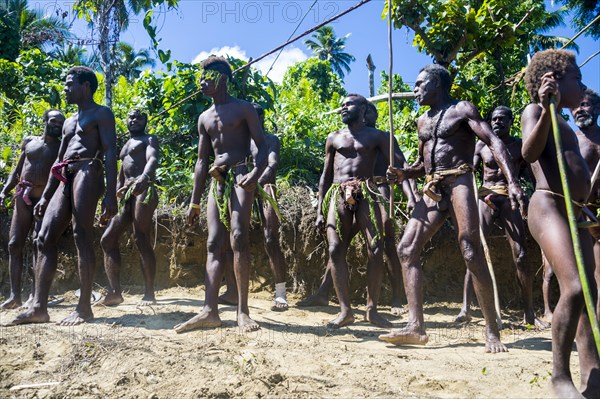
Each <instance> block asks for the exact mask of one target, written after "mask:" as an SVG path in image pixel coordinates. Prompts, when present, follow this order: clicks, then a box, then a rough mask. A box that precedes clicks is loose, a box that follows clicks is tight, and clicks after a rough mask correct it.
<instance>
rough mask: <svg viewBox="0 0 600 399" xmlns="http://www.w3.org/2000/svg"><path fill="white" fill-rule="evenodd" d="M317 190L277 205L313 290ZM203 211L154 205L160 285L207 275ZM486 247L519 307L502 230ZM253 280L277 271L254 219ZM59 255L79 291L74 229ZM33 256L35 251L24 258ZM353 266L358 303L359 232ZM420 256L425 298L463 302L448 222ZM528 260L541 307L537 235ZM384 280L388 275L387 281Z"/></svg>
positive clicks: (131, 245) (129, 255)
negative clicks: (191, 215)
mask: <svg viewBox="0 0 600 399" xmlns="http://www.w3.org/2000/svg"><path fill="white" fill-rule="evenodd" d="M314 196H315V194H314V193H313V192H312V191H311V190H310V189H308V188H305V187H295V188H292V189H287V190H282V192H281V195H280V198H279V203H280V208H281V211H282V214H283V216H284V218H285V221H284V223H283V225H282V228H281V246H282V249H283V251H284V254H285V256H286V260H287V262H288V274H289V278H288V286H291V287H292V288H293V289H294V290H295V291H299V292H307V293H310V292H313V291H314V290H315V289H316V287H318V285H319V284H320V279H321V276H322V274H323V271H324V268H325V265H326V263H327V245H326V242H324V236H323V235H322V234H321V233H320V232H318V231H317V230H316V229H315V227H314V222H315V219H316V209H315V207H313V203H314V198H315V197H314ZM9 217H10V215H8V214H2V215H0V228H1V232H0V285H1V287H2V293H3V294H5V295H6V294H7V293H8V250H7V248H8V231H9V226H10V220H9ZM203 217H205V215H202V218H201V220H200V223H199V225H198V226H196V227H194V228H190V227H187V226H186V224H185V214H184V210H182V209H181V208H162V209H159V211H157V224H156V226H157V233H156V248H155V253H156V258H157V276H156V285H157V287H158V288H165V287H172V286H176V285H181V286H195V285H198V284H202V283H203V281H204V270H205V262H206V240H207V229H206V223H205V219H203ZM102 231H103V229H102V228H100V227H96V229H95V244H94V247H95V248H96V261H97V272H96V280H95V281H96V282H97V283H98V284H100V285H102V286H104V285H106V277H105V275H104V270H103V267H102V265H103V262H102V251H101V248H100V241H99V240H100V236H101V235H102ZM488 245H489V247H490V252H491V255H492V260H493V264H494V267H495V270H496V279H497V282H498V286H499V288H500V290H501V292H502V293H503V294H501V299H502V302H503V305H504V306H507V305H508V306H512V307H519V306H520V300H519V298H520V292H519V288H518V284H517V280H516V275H515V270H514V264H513V263H512V258H511V256H510V248H509V246H508V243H507V241H506V239H505V238H504V236H503V231H502V230H501V229H500V228H496V229H494V231H493V233H492V236H491V237H490V238H488ZM121 253H122V271H121V279H122V284H124V285H142V284H143V279H142V274H141V271H140V267H139V257H138V253H137V249H136V247H135V242H134V239H133V236H132V235H131V232H128V233H126V234H125V235H124V236H123V238H122V240H121ZM251 253H252V254H251V256H252V264H253V269H252V280H253V281H254V282H255V283H256V284H253V289H254V290H260V289H263V288H267V287H268V288H269V289H272V288H271V287H272V273H271V271H270V268H269V263H268V258H267V256H266V253H265V251H264V247H263V238H262V230H261V228H260V225H259V224H258V223H253V227H252V232H251ZM60 254H61V255H60V257H59V266H58V273H57V275H56V279H55V282H54V290H56V291H59V292H60V291H61V290H65V289H75V288H77V287H78V284H79V283H78V278H77V271H76V270H77V263H76V261H77V255H76V254H77V252H76V249H75V245H74V243H73V238H72V234H71V232H70V231H67V232H65V234H64V235H63V237H62V238H61V240H60ZM27 260H29V261H31V256H28V257H27ZM348 260H349V265H350V268H351V292H352V296H353V299H354V300H355V301H358V302H361V301H362V298H364V296H365V285H366V283H365V278H366V275H365V272H366V267H365V265H366V251H365V250H364V246H363V241H362V238H361V237H357V238H356V239H355V243H354V245H353V247H352V248H351V249H350V251H349V254H348ZM421 260H422V262H423V267H424V270H425V276H426V282H425V299H426V301H460V299H461V295H462V294H461V293H462V282H463V276H464V271H465V265H464V262H463V259H462V257H461V254H460V251H459V248H458V244H457V241H456V233H455V231H454V229H453V227H452V226H451V224H450V223H446V224H445V225H444V227H443V228H442V229H441V230H440V231H439V232H438V233H437V234H436V235H435V236H434V237H433V239H432V240H431V241H430V242H429V243H428V244H427V245H426V247H425V249H424V251H423V253H422V257H421ZM527 264H528V265H529V267H531V268H533V269H534V270H536V271H537V273H536V279H535V283H534V284H535V285H534V299H535V301H536V304H539V305H541V290H540V287H541V276H542V272H541V270H540V265H541V259H540V250H539V247H538V246H537V244H536V243H535V241H533V239H532V238H531V237H530V236H529V235H528V236H527ZM386 280H387V279H386ZM385 284H386V285H385V286H384V289H383V292H382V300H384V301H387V300H388V299H389V293H390V291H389V286H388V285H387V282H386V283H385Z"/></svg>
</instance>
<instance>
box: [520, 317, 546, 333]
mask: <svg viewBox="0 0 600 399" xmlns="http://www.w3.org/2000/svg"><path fill="white" fill-rule="evenodd" d="M525 323H527V324H531V323H528V322H527V320H525ZM533 326H535V328H536V329H538V330H545V329H547V328H549V327H550V323H546V322H545V321H544V320H542V319H541V318H540V319H538V318H537V317H534V318H533Z"/></svg>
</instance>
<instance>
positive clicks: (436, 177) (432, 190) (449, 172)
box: [423, 163, 473, 202]
mask: <svg viewBox="0 0 600 399" xmlns="http://www.w3.org/2000/svg"><path fill="white" fill-rule="evenodd" d="M472 171H473V168H472V167H471V165H468V164H466V163H464V164H462V165H460V166H459V167H458V168H454V169H446V170H438V171H436V172H433V173H431V174H428V175H426V176H425V185H424V186H423V194H425V195H427V196H428V197H429V198H431V199H432V200H434V201H435V202H440V201H441V200H442V194H441V193H440V192H439V191H438V189H437V185H438V184H440V183H441V182H442V181H444V179H445V178H447V177H449V176H461V175H464V174H466V173H471V172H472Z"/></svg>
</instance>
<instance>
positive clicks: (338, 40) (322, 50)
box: [304, 25, 355, 79]
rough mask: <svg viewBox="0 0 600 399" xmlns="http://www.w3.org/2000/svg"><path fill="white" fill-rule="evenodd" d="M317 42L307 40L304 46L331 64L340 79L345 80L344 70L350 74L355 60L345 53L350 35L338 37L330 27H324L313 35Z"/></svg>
mask: <svg viewBox="0 0 600 399" xmlns="http://www.w3.org/2000/svg"><path fill="white" fill-rule="evenodd" d="M312 37H313V38H314V39H315V40H311V39H307V40H305V41H304V44H306V46H307V47H308V48H309V49H310V50H312V52H313V53H314V54H315V55H316V56H317V57H318V58H319V59H320V60H326V61H329V62H330V63H331V67H332V68H333V71H334V72H335V73H337V74H338V76H339V77H340V78H342V79H343V78H344V70H345V71H346V73H349V72H350V63H351V62H352V61H354V60H355V58H354V56H353V55H351V54H348V53H345V52H344V49H345V48H346V39H348V37H350V33H348V34H347V35H346V36H344V37H336V36H335V32H334V31H333V28H332V27H331V26H329V25H327V26H323V27H322V28H319V29H317V30H316V31H315V33H314V34H313V35H312Z"/></svg>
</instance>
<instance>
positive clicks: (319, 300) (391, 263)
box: [298, 101, 416, 316]
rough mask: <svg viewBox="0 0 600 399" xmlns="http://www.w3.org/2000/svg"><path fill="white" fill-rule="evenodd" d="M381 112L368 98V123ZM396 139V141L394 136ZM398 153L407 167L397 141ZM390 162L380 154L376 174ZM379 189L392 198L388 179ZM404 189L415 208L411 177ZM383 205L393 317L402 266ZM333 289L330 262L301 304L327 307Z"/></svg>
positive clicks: (397, 305)
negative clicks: (319, 281)
mask: <svg viewBox="0 0 600 399" xmlns="http://www.w3.org/2000/svg"><path fill="white" fill-rule="evenodd" d="M377 117H378V112H377V108H376V107H375V105H374V104H373V103H372V102H370V101H368V102H367V110H366V112H365V125H367V126H368V127H372V128H374V127H375V124H376V123H377ZM394 141H396V140H395V139H394ZM395 146H396V148H395V150H396V151H395V153H396V158H395V162H396V165H403V166H406V165H407V164H406V159H405V158H404V154H403V153H402V151H401V150H400V147H399V146H398V144H397V143H395ZM387 167H388V165H387V164H386V163H385V159H384V157H383V156H382V154H381V153H379V154H378V155H377V160H376V161H375V169H374V175H375V176H380V177H384V176H385V173H386V170H387ZM377 188H378V189H379V193H380V194H381V195H382V196H383V197H384V198H385V200H386V201H389V199H390V188H389V185H388V184H387V181H383V180H381V181H378V182H377ZM402 190H403V191H404V194H405V195H406V198H407V205H406V208H407V212H408V214H410V213H411V211H412V209H414V207H415V202H416V200H415V197H416V194H415V193H414V192H413V189H412V187H411V185H410V182H409V181H408V180H405V181H404V182H402ZM379 205H380V208H381V217H382V218H383V220H382V222H383V228H384V232H385V237H384V238H383V241H384V243H383V249H384V253H385V255H386V257H387V262H386V265H387V270H388V274H389V277H390V282H391V288H392V306H391V313H392V314H393V315H394V316H399V315H400V314H401V313H402V299H401V292H402V277H401V273H402V267H401V266H400V260H399V259H398V253H397V252H396V241H395V227H394V225H395V222H394V220H393V219H392V218H390V217H389V215H388V212H389V210H388V209H387V206H386V204H385V203H384V201H381V202H379ZM352 229H353V232H352V235H353V236H354V235H356V233H358V231H359V227H358V225H357V224H356V222H355V223H354V224H353V225H352ZM332 288H333V278H332V277H331V262H329V263H328V264H327V269H326V271H325V276H324V277H323V281H322V283H321V286H320V287H319V289H318V290H317V292H316V293H314V294H313V295H310V296H309V297H308V298H306V299H304V300H302V301H300V302H299V303H298V306H301V307H308V306H327V305H328V304H329V292H330V291H331V289H332Z"/></svg>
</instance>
